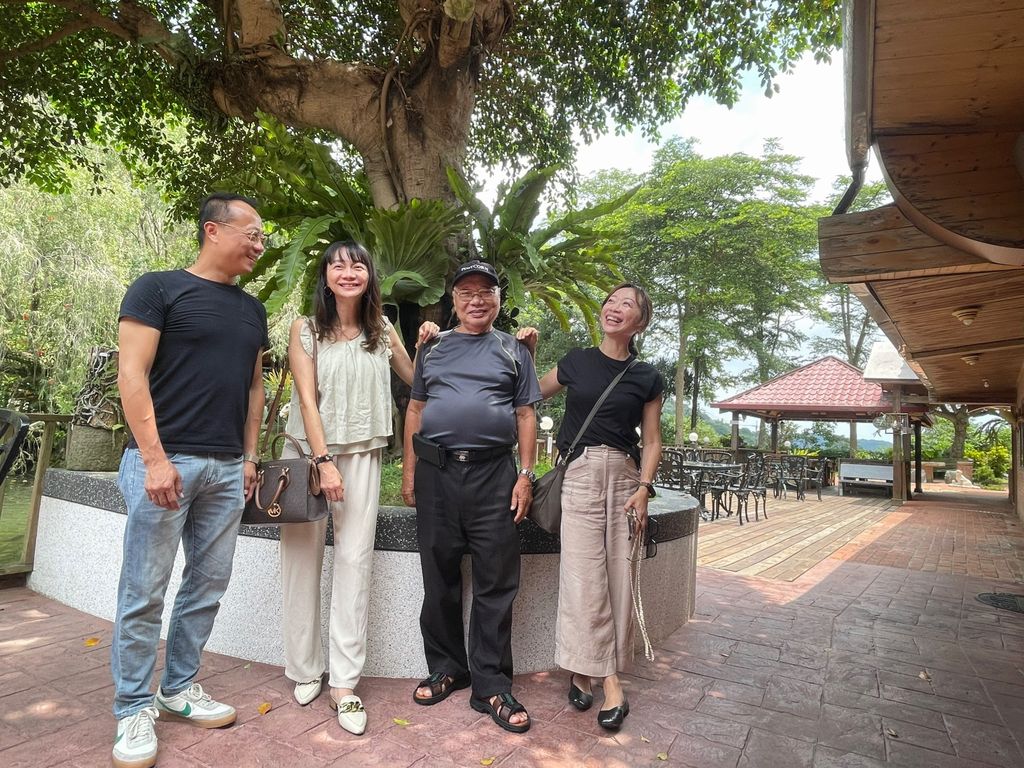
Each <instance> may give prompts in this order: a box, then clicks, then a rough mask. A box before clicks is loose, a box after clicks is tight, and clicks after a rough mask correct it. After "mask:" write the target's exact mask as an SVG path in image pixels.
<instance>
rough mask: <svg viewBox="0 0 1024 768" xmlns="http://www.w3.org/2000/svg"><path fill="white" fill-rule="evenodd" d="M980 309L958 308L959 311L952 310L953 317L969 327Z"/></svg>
mask: <svg viewBox="0 0 1024 768" xmlns="http://www.w3.org/2000/svg"><path fill="white" fill-rule="evenodd" d="M980 309H981V307H960V309H954V310H953V317H955V318H956V319H957V320H959V321H960V322H961V323H963V324H964V325H970V324H971V323H973V322H974V320H975V318H977V317H978V310H980Z"/></svg>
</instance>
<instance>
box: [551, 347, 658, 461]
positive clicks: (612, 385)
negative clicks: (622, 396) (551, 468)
mask: <svg viewBox="0 0 1024 768" xmlns="http://www.w3.org/2000/svg"><path fill="white" fill-rule="evenodd" d="M638 362H640V361H639V360H638V359H637V358H635V357H634V358H633V359H632V360H630V361H629V365H627V366H626V367H625V368H623V369H622V370H621V371H619V375H618V376H616V377H615V378H614V379H612V381H611V383H610V384H609V385H608V386H607V387H606V388H605V390H604V392H602V393H601V396H600V397H599V398H597V402H596V403H594V407H593V408H591V409H590V413H588V414H587V418H586V419H585V420H584V421H583V426H582V427H580V431H579V432H577V433H576V437H574V438H573V440H572V443H571V444H570V445H569V450H567V451H566V452H565V455H564V456H559V457H558V463H559V464H561V463H563V461H564V460H568V457H569V456H572V452H573V451H575V450H576V444H577V443H578V442H579V441H580V440H581V439H582V437H583V433H584V432H586V431H587V427H589V426H590V422H592V421H593V420H594V416H596V415H597V409H598V408H600V407H601V405H602V404H603V403H604V401H605V400H606V399H607V397H608V395H610V394H611V393H612V390H613V389H615V385H616V384H618V383H619V381H621V380H622V377H623V376H625V375H626V373H627V372H628V371H629V369H630V368H632V367H633V366H634V365H636V364H637V363H638Z"/></svg>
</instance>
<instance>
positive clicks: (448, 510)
mask: <svg viewBox="0 0 1024 768" xmlns="http://www.w3.org/2000/svg"><path fill="white" fill-rule="evenodd" d="M515 482H516V468H515V463H514V462H513V459H512V452H511V451H509V453H508V455H507V456H500V457H498V458H495V459H490V460H488V461H481V462H474V463H460V462H455V461H449V462H448V463H447V465H446V466H445V468H444V469H439V468H438V467H435V466H434V465H432V464H429V463H427V462H426V461H423V460H422V459H421V460H419V461H417V462H416V486H415V489H416V536H417V540H418V543H419V550H420V564H421V566H422V569H423V608H422V610H421V612H420V630H421V631H422V633H423V650H424V652H425V654H426V657H427V668H428V669H429V670H430V672H431V673H434V672H444V673H445V674H448V675H451V676H452V677H454V678H460V677H466V676H467V675H469V676H470V677H471V678H472V681H473V695H474V696H476V697H479V698H485V697H488V696H493V695H494V694H497V693H505V692H510V691H511V690H512V603H513V601H514V600H515V597H516V593H517V592H518V591H519V533H518V531H517V529H516V526H515V523H514V522H513V513H512V511H510V510H509V505H510V504H511V499H512V486H513V485H515ZM467 551H468V552H469V554H470V555H471V556H472V563H473V605H472V608H471V611H470V620H469V655H468V658H467V654H466V647H465V644H464V642H463V625H462V572H461V569H460V566H461V563H462V556H463V554H465V553H466V552H467Z"/></svg>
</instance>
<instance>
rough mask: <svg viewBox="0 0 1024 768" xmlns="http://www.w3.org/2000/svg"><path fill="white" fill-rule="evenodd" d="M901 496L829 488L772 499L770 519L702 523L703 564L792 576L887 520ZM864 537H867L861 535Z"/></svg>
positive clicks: (751, 573) (755, 573)
mask: <svg viewBox="0 0 1024 768" xmlns="http://www.w3.org/2000/svg"><path fill="white" fill-rule="evenodd" d="M899 506H900V505H899V503H898V502H893V500H892V499H889V498H885V497H882V496H877V495H872V496H869V495H863V496H839V495H838V494H837V493H836V491H835V489H834V488H829V489H826V493H823V494H822V500H821V501H818V499H817V497H816V495H815V494H814V492H813V491H812V492H810V493H809V494H808V496H807V500H806V501H797V500H796V496H795V494H792V493H791V494H790V495H789V498H788V499H773V498H770V497H769V499H768V519H767V520H765V519H764V518H763V517H762V518H761V519H760V520H758V521H755V520H754V519H753V515H751V522H750V523H749V524H746V523H745V524H744V525H743V526H740V525H739V524H738V523H737V521H736V517H735V516H733V517H727V518H721V519H719V520H716V521H714V522H703V523H701V527H700V533H699V535H698V559H697V562H698V564H699V565H704V566H709V567H711V568H717V569H720V570H723V571H731V572H733V573H738V574H742V575H744V576H761V577H764V578H770V579H781V580H783V581H793V580H794V579H796V578H797V577H799V576H800V575H801V574H803V573H805V572H806V571H808V570H810V569H811V568H813V567H814V566H815V565H817V564H818V563H820V562H821V561H822V560H825V559H826V558H828V557H831V556H832V555H833V554H834V553H835V552H837V551H838V550H839V549H841V548H842V547H844V546H846V545H847V544H849V543H850V542H852V541H853V540H854V539H856V538H857V537H859V536H861V534H865V533H866V532H867V531H868V529H870V528H871V527H872V526H874V525H875V524H876V523H878V522H880V521H881V520H883V519H884V518H885V517H886V516H888V515H889V514H890V513H891V512H893V511H894V510H895V509H898V508H899ZM866 535H867V536H870V533H867V534H866ZM862 538H864V537H862Z"/></svg>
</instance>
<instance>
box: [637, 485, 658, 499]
mask: <svg viewBox="0 0 1024 768" xmlns="http://www.w3.org/2000/svg"><path fill="white" fill-rule="evenodd" d="M640 487H641V488H646V489H647V498H649V499H653V498H654V497H655V496H657V495H658V494H656V493H655V492H654V483H640Z"/></svg>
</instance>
